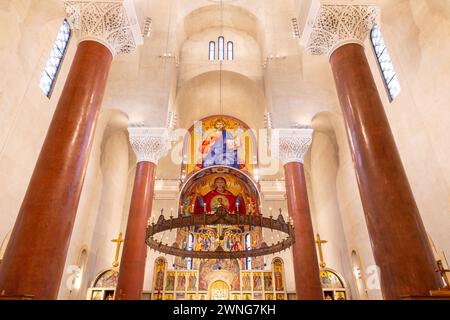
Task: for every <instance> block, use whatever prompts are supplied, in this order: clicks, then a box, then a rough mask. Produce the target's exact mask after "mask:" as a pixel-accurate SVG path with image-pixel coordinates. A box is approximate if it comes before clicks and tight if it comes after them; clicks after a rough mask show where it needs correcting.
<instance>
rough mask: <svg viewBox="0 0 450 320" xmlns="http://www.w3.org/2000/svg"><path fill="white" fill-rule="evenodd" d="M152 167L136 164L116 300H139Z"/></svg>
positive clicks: (142, 283) (145, 254)
mask: <svg viewBox="0 0 450 320" xmlns="http://www.w3.org/2000/svg"><path fill="white" fill-rule="evenodd" d="M155 172H156V165H155V164H153V163H151V162H139V163H138V164H137V168H136V176H135V180H134V187H133V194H132V197H131V206H130V214H129V216H128V223H127V231H126V234H125V241H124V247H123V252H122V259H121V262H120V271H119V280H118V284H117V288H116V295H115V299H116V300H140V299H141V295H142V289H143V286H144V276H145V259H146V257H147V245H146V243H145V240H146V239H145V236H146V229H147V222H148V219H149V218H150V216H151V212H152V205H153V192H154V183H155Z"/></svg>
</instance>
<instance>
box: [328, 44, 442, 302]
mask: <svg viewBox="0 0 450 320" xmlns="http://www.w3.org/2000/svg"><path fill="white" fill-rule="evenodd" d="M330 62H331V67H332V70H333V74H334V78H335V82H336V87H337V92H338V96H339V100H340V103H341V108H342V112H343V115H344V120H345V124H346V127H347V135H348V139H349V143H350V150H351V152H352V157H353V162H354V165H355V169H356V176H357V179H358V186H359V191H360V194H361V200H362V204H363V207H364V213H365V217H366V222H367V227H368V230H369V234H370V238H371V243H372V249H373V253H374V257H375V261H376V263H377V265H378V266H379V267H380V269H381V275H380V276H381V287H382V291H383V296H384V298H385V299H400V298H401V297H402V296H408V295H421V296H423V295H428V294H429V290H431V289H437V287H438V283H439V280H438V275H437V274H436V273H435V270H434V269H435V261H434V257H433V253H432V251H431V248H430V244H429V242H428V238H427V234H426V231H425V228H424V226H423V223H422V220H421V217H420V214H419V210H418V208H417V205H416V202H415V200H414V196H413V193H412V190H411V187H410V185H409V182H408V178H407V176H406V173H405V170H404V168H403V165H402V162H401V159H400V155H399V153H398V150H397V146H396V144H395V141H394V137H393V135H392V132H391V128H390V126H389V122H388V119H387V117H386V114H385V112H384V108H383V104H382V102H381V99H380V96H379V94H378V91H377V88H376V85H375V81H374V79H373V76H372V73H371V71H370V67H369V64H368V62H367V58H366V56H365V53H364V48H363V47H362V46H360V45H357V44H348V45H345V46H343V47H340V48H338V49H337V50H336V51H335V52H334V53H333V54H332V56H331V59H330Z"/></svg>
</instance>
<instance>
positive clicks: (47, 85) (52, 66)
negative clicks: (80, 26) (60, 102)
mask: <svg viewBox="0 0 450 320" xmlns="http://www.w3.org/2000/svg"><path fill="white" fill-rule="evenodd" d="M71 34H72V32H71V30H70V26H69V23H68V22H67V20H64V21H63V23H62V25H61V28H60V29H59V32H58V37H57V38H56V41H55V43H54V45H53V49H52V52H51V53H50V58H49V59H48V60H47V64H46V66H45V69H44V71H43V72H42V76H41V81H40V83H39V86H40V88H41V90H42V92H44V94H45V95H46V96H47V97H48V98H50V96H51V94H52V91H53V88H54V87H55V82H56V78H57V76H58V72H59V70H60V68H61V64H62V61H63V59H64V55H65V54H66V50H67V45H68V43H69V40H70V36H71Z"/></svg>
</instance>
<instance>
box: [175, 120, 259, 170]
mask: <svg viewBox="0 0 450 320" xmlns="http://www.w3.org/2000/svg"><path fill="white" fill-rule="evenodd" d="M256 150H257V145H256V139H255V135H254V133H253V131H252V130H250V128H249V127H248V125H246V124H245V123H243V122H242V121H240V120H238V119H235V118H233V117H230V116H211V117H208V118H204V119H202V120H200V121H198V122H196V123H195V124H194V126H193V127H191V128H190V129H189V133H188V134H187V135H186V138H185V141H184V148H183V158H184V159H185V161H184V163H183V172H184V173H185V174H187V175H189V174H190V173H191V172H193V171H198V170H201V169H204V168H208V167H212V166H227V167H232V168H235V169H238V170H245V171H247V172H249V173H253V169H254V166H255V164H256V163H257V152H256Z"/></svg>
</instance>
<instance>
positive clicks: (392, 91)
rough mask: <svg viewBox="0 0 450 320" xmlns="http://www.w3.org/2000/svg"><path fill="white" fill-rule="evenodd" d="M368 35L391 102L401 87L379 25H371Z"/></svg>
mask: <svg viewBox="0 0 450 320" xmlns="http://www.w3.org/2000/svg"><path fill="white" fill-rule="evenodd" d="M370 37H371V41H372V45H373V48H374V50H375V55H376V57H377V60H378V65H379V67H380V69H381V72H382V74H383V78H384V83H385V86H386V89H387V91H388V95H389V100H390V101H391V102H392V101H393V100H394V99H395V98H396V97H397V96H398V95H399V94H400V91H401V87H400V82H399V81H398V77H397V73H396V72H395V68H394V65H393V64H392V60H391V57H390V56H389V52H388V50H387V48H386V45H385V43H384V39H383V35H382V34H381V30H380V27H379V26H377V25H375V26H374V27H373V29H372V31H371V34H370Z"/></svg>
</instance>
